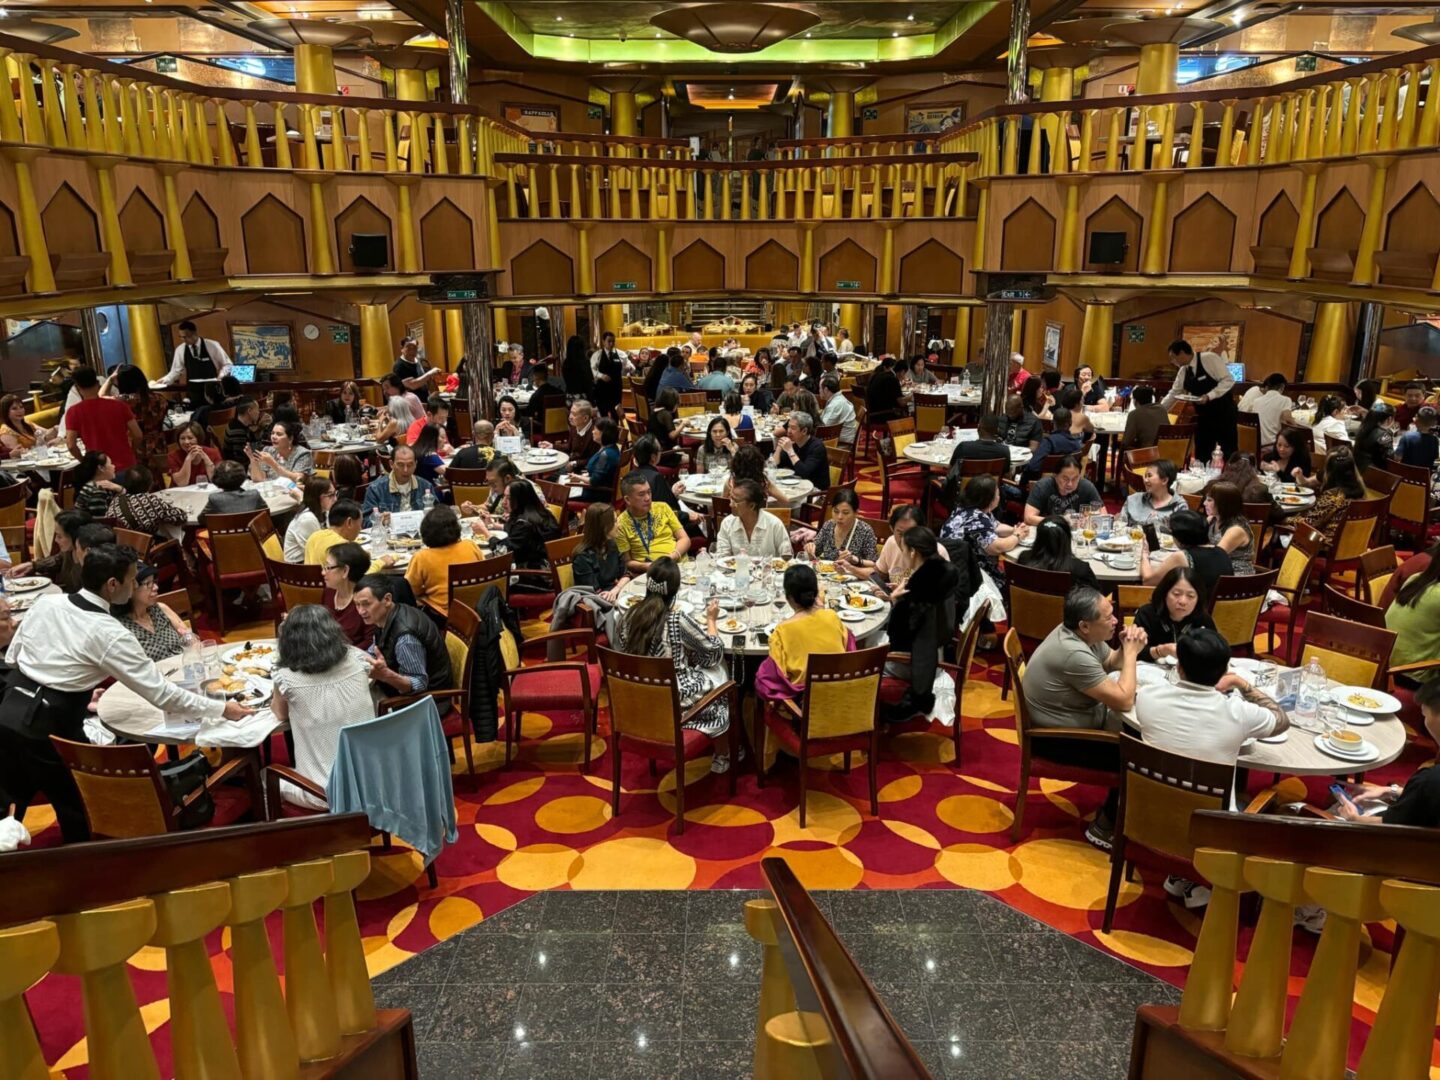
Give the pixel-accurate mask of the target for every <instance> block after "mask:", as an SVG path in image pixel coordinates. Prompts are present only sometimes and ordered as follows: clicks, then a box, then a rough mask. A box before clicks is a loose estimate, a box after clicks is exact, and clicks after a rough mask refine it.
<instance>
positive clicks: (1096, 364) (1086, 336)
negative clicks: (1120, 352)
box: [1079, 303, 1115, 378]
mask: <svg viewBox="0 0 1440 1080" xmlns="http://www.w3.org/2000/svg"><path fill="white" fill-rule="evenodd" d="M1114 346H1115V305H1114V304H1099V303H1087V304H1086V305H1085V324H1084V326H1083V327H1082V328H1081V330H1080V360H1079V363H1080V364H1081V365H1085V364H1089V365H1090V366H1091V367H1092V368H1094V369H1095V374H1096V375H1097V376H1099V377H1101V378H1104V377H1106V376H1108V375H1110V374H1111V373H1112V360H1113V354H1114Z"/></svg>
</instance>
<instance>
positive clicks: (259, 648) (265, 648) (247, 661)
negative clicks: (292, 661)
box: [220, 641, 279, 674]
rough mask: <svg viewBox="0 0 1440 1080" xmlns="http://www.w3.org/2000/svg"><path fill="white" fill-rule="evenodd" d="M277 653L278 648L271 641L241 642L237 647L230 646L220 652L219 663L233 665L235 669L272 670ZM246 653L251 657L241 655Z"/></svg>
mask: <svg viewBox="0 0 1440 1080" xmlns="http://www.w3.org/2000/svg"><path fill="white" fill-rule="evenodd" d="M278 651H279V648H278V647H277V645H276V644H275V642H273V641H259V642H250V641H242V642H241V643H240V644H238V645H231V646H230V647H229V648H227V649H222V650H220V662H221V663H222V664H234V665H235V666H237V667H262V668H267V669H270V670H273V669H274V667H275V655H276V653H277V652H278ZM247 652H248V653H252V654H253V655H250V656H242V655H241V654H242V653H247ZM247 674H248V672H247Z"/></svg>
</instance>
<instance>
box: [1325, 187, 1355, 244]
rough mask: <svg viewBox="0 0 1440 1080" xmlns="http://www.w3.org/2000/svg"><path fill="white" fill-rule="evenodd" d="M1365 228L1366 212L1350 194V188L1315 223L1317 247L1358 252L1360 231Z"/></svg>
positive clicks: (1342, 192) (1343, 191) (1337, 196)
mask: <svg viewBox="0 0 1440 1080" xmlns="http://www.w3.org/2000/svg"><path fill="white" fill-rule="evenodd" d="M1364 227H1365V211H1364V210H1362V209H1361V208H1360V204H1359V203H1358V202H1356V201H1355V196H1353V195H1351V194H1350V190H1349V188H1344V189H1342V190H1341V191H1340V192H1339V193H1338V194H1337V195H1336V196H1335V197H1334V198H1333V199H1331V200H1330V202H1329V204H1328V205H1326V207H1325V209H1323V210H1321V211H1320V216H1319V217H1318V218H1316V221H1315V246H1316V247H1317V248H1329V249H1331V250H1335V251H1357V250H1359V248H1360V230H1361V229H1363V228H1364Z"/></svg>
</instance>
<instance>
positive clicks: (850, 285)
mask: <svg viewBox="0 0 1440 1080" xmlns="http://www.w3.org/2000/svg"><path fill="white" fill-rule="evenodd" d="M835 288H837V289H846V290H857V289H859V288H860V283H859V282H858V281H837V282H835Z"/></svg>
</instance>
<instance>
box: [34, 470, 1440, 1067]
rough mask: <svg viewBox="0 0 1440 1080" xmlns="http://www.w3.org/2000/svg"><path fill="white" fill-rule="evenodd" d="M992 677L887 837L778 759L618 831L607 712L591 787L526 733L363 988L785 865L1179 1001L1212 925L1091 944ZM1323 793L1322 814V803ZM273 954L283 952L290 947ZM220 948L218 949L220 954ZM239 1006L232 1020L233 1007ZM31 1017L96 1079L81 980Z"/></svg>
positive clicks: (857, 780)
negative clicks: (1027, 927)
mask: <svg viewBox="0 0 1440 1080" xmlns="http://www.w3.org/2000/svg"><path fill="white" fill-rule="evenodd" d="M861 486H862V491H864V492H865V494H866V495H872V494H873V492H872V491H871V490H868V489H869V488H872V487H873V485H870V484H867V482H866V481H865V480H862V481H861ZM539 629H540V627H539V625H538V624H534V630H535V631H538V630H539ZM262 632H263V630H262V628H261V627H260V626H259V625H257V626H255V627H253V628H246V627H242V628H241V629H240V630H238V631H235V632H234V633H232V634H231V635H230V637H231V638H232V639H240V638H243V637H245V636H246V634H247V633H250V634H259V633H262ZM528 632H531V628H530V627H528V626H527V633H528ZM999 659H1000V658H999V656H998V654H992V655H989V656H984V655H982V656H981V657H979V658H978V659H977V662H976V663H975V665H974V666H973V668H972V670H971V672H970V677H969V680H968V681H967V682H966V684H965V685H964V687H963V688H962V692H961V696H960V706H961V713H962V716H961V720H960V722H961V723H962V725H963V737H962V750H961V755H962V757H961V761H960V762H958V763H957V762H955V761H954V760H953V757H954V755H953V750H952V744H951V743H950V741H949V739H948V737H941V736H939V735H937V734H909V735H903V736H899V737H897V738H894V739H893V740H890V741H889V742H888V743H887V744H885V747H884V749H883V751H882V755H881V760H880V762H879V782H880V804H881V805H880V811H881V814H880V817H879V818H878V819H877V818H872V817H870V816H869V814H868V795H867V788H866V779H865V769H864V768H863V761H862V764H861V767H859V768H854V769H852V771H851V772H850V773H849V774H846V773H845V772H843V771H842V768H841V763H840V761H839V759H838V758H836V759H835V760H833V761H828V762H815V763H813V764H812V771H811V780H810V784H811V791H810V796H809V804H808V826H807V828H805V829H801V828H800V826H799V822H798V816H797V805H796V804H797V798H798V787H797V772H796V765H795V763H794V762H793V761H792V760H790V759H788V758H782V759H780V762H779V764H778V765H777V766H776V767H775V769H774V770H773V772H772V773H771V776H770V779H769V780H768V782H767V785H766V787H765V789H764V790H760V789H758V788H757V785H756V782H755V779H754V775H753V772H752V771H751V770H750V769H749V763H748V762H746V763H745V765H744V767H743V768H744V771H743V772H742V773H741V776H740V787H739V794H738V795H737V796H736V797H735V798H733V799H732V798H730V797H729V795H728V786H727V781H726V778H724V777H721V776H715V775H711V774H710V773H709V772H708V768H709V759H708V758H706V759H701V760H699V761H696V762H692V763H691V764H690V766H689V767H688V770H687V781H688V782H687V787H686V802H687V807H688V809H687V811H686V814H685V819H686V828H685V832H684V834H683V835H676V834H675V832H674V822H673V815H674V790H675V775H674V773H673V772H671V773H667V774H662V775H660V776H658V777H652V776H651V775H650V774H649V772H648V770H647V768H646V766H645V764H644V763H643V762H642V761H640V760H639V759H635V758H630V759H627V762H626V767H625V771H624V775H623V779H622V789H623V794H622V797H621V803H620V806H621V813H620V815H619V816H618V817H617V816H612V814H611V810H610V785H609V780H608V777H609V775H610V759H609V756H608V753H607V749H606V740H605V739H604V737H603V733H604V732H606V731H608V717H606V716H605V714H604V712H603V711H602V717H601V731H602V737H601V738H600V739H599V740H597V742H596V746H595V750H594V756H595V761H594V763H593V764H592V766H591V769H590V771H589V773H588V774H586V773H582V772H581V771H580V769H579V768H578V762H579V759H580V754H581V735H580V727H579V722H578V717H576V716H567V715H564V714H556V715H539V714H527V715H526V716H525V717H524V721H523V724H522V730H523V733H524V741H523V743H522V746H521V749H520V754H519V759H518V761H517V762H515V763H513V764H512V765H511V767H510V768H509V769H503V768H501V763H502V758H503V746H501V745H490V746H484V747H477V748H476V750H477V760H476V770H477V776H476V777H475V778H474V779H473V780H472V779H471V778H469V777H467V776H466V775H465V773H464V761H463V756H461V759H460V761H459V763H458V764H457V766H456V770H455V771H456V777H455V785H456V802H457V806H458V810H459V822H460V839H459V842H458V843H457V844H455V845H454V846H452V847H450V848H448V849H447V850H446V851H445V853H444V854H442V855H441V856H440V858H439V860H438V863H437V869H438V873H439V882H440V885H439V888H438V889H436V890H433V891H432V890H430V889H428V888H427V887H426V886H425V880H424V877H423V875H422V874H421V868H420V865H419V860H418V857H417V856H415V855H414V854H413V853H411V852H408V851H404V850H397V852H396V853H395V854H394V855H391V856H386V857H384V858H381V859H378V860H377V861H376V863H375V867H374V871H373V873H372V875H371V878H370V880H369V881H368V882H367V883H366V884H365V885H364V886H363V888H362V889H361V891H360V896H361V900H362V902H361V904H360V918H361V928H362V932H363V934H364V935H365V945H366V949H367V952H368V955H369V963H370V970H371V972H372V974H378V973H379V972H382V971H385V970H387V969H389V968H390V967H393V966H394V965H395V964H397V963H399V962H401V961H402V960H405V959H407V958H408V957H410V956H412V955H414V954H416V953H418V952H421V951H422V950H424V949H425V948H427V947H429V946H431V945H433V944H435V943H437V942H439V941H443V940H445V939H446V938H448V937H450V936H452V935H454V934H456V933H458V932H459V931H461V930H463V929H465V928H467V927H469V926H472V925H474V924H476V923H478V922H480V921H481V920H483V919H485V918H487V917H490V916H493V915H494V914H496V913H497V912H499V911H502V910H503V909H505V908H506V907H508V906H510V905H511V904H514V903H515V902H517V901H518V900H520V899H522V898H524V897H525V896H528V895H530V894H531V893H534V892H536V891H539V890H545V889H566V888H568V889H638V888H643V889H662V888H664V889H730V888H746V889H754V888H761V887H763V884H762V881H761V876H760V868H759V863H760V860H761V859H762V858H763V857H765V856H770V855H779V856H783V857H784V858H786V859H787V860H788V861H789V862H790V864H791V865H792V866H793V867H794V869H795V871H796V873H797V874H798V875H799V877H800V879H801V880H802V881H803V882H804V883H805V884H806V885H807V886H809V887H812V888H822V889H867V888H872V889H873V888H884V889H896V888H903V889H917V888H949V887H957V886H962V887H966V888H971V889H978V890H983V891H985V892H988V893H991V894H992V895H994V896H996V897H998V898H999V899H1001V900H1003V901H1004V902H1006V903H1008V904H1010V905H1011V906H1013V907H1015V908H1018V909H1020V910H1022V911H1025V912H1027V913H1028V914H1030V915H1032V916H1034V917H1036V918H1038V919H1040V920H1043V921H1044V922H1046V923H1048V924H1049V925H1051V926H1054V927H1056V928H1057V929H1060V930H1062V931H1064V932H1066V933H1069V934H1071V935H1074V936H1075V937H1077V938H1080V939H1083V940H1085V941H1087V942H1089V943H1091V944H1095V945H1099V946H1101V947H1102V948H1105V949H1107V950H1109V951H1111V952H1113V953H1114V954H1116V955H1118V956H1120V957H1122V958H1123V959H1125V960H1127V961H1129V962H1131V963H1134V964H1137V965H1139V966H1141V967H1143V968H1144V969H1145V970H1147V971H1150V972H1151V973H1153V974H1155V975H1157V976H1159V977H1160V978H1163V979H1166V980H1168V981H1170V982H1172V983H1174V984H1175V985H1183V983H1184V979H1185V974H1186V971H1187V968H1188V964H1189V962H1190V959H1191V955H1192V953H1191V950H1192V948H1193V946H1194V942H1195V934H1196V932H1197V930H1198V927H1199V918H1198V915H1196V914H1192V913H1189V912H1187V911H1186V910H1185V909H1184V908H1183V907H1181V906H1180V905H1178V904H1176V903H1174V902H1171V901H1169V899H1168V898H1167V897H1166V896H1165V894H1164V893H1163V891H1162V889H1161V888H1160V879H1159V877H1158V876H1156V875H1154V874H1147V873H1142V874H1141V880H1140V881H1139V882H1137V883H1135V884H1127V885H1125V886H1124V887H1123V889H1122V892H1121V896H1120V907H1119V911H1118V914H1117V917H1116V929H1115V931H1114V932H1113V933H1112V934H1109V935H1103V934H1100V933H1098V927H1099V925H1100V920H1101V912H1102V909H1103V906H1104V896H1105V887H1106V881H1107V876H1108V862H1107V859H1106V857H1105V856H1104V855H1102V853H1101V852H1099V851H1097V850H1096V849H1094V848H1092V847H1090V846H1089V845H1088V844H1086V843H1085V842H1084V841H1083V840H1082V839H1081V834H1082V832H1083V828H1084V825H1083V822H1084V820H1085V819H1086V818H1087V817H1088V816H1089V815H1091V814H1093V812H1094V810H1095V808H1096V807H1097V806H1098V805H1099V802H1100V801H1101V798H1102V794H1103V793H1102V792H1101V791H1100V790H1099V789H1094V788H1086V787H1078V786H1075V785H1071V784H1067V783H1060V782H1052V781H1040V782H1037V787H1036V788H1035V789H1033V790H1032V794H1031V797H1030V801H1029V806H1028V809H1027V820H1026V829H1025V835H1024V836H1023V837H1022V839H1021V842H1020V843H1018V844H1013V845H1012V844H1011V843H1010V841H1009V834H1008V830H1009V828H1010V824H1011V821H1012V809H1011V808H1012V806H1013V803H1014V789H1015V783H1016V779H1017V775H1018V758H1017V753H1016V750H1015V743H1016V736H1015V731H1014V716H1013V710H1012V708H1011V705H1010V703H1009V702H1008V701H1003V700H1001V698H1000V690H999V683H1000V674H1001V665H1000V663H999ZM457 749H458V744H457ZM1424 756H1425V753H1424V752H1423V751H1422V750H1421V749H1418V748H1412V750H1411V751H1410V752H1408V753H1407V755H1406V756H1405V757H1404V758H1402V759H1401V761H1399V762H1397V763H1396V764H1395V765H1392V766H1390V767H1389V768H1387V769H1384V770H1379V771H1378V775H1377V777H1376V778H1377V779H1384V780H1391V779H1403V778H1404V777H1407V776H1408V775H1409V774H1410V772H1411V770H1412V769H1413V768H1414V766H1415V765H1416V764H1417V763H1418V762H1419V761H1420V760H1422V759H1423V757H1424ZM1312 794H1313V795H1314V796H1315V797H1318V794H1319V787H1318V785H1317V786H1316V788H1315V790H1314V791H1313V792H1312ZM47 813H48V807H39V808H36V810H34V811H33V812H32V819H31V822H30V824H31V825H32V827H33V826H38V825H40V824H42V823H43V822H44V821H45V817H46V814H47ZM55 832H56V831H55V830H54V829H50V830H48V831H47V832H45V834H43V835H40V836H37V842H40V843H47V842H55V841H56V840H57V839H58V838H57V837H56V836H55ZM275 936H276V940H277V942H278V937H279V935H278V929H277V930H276V931H275ZM1376 938H1377V940H1376V942H1375V944H1374V945H1373V946H1372V944H1371V943H1370V942H1369V941H1368V939H1367V941H1366V945H1365V951H1364V963H1363V970H1362V974H1361V981H1360V985H1359V987H1358V989H1357V993H1356V1004H1355V1010H1354V1018H1355V1022H1356V1024H1357V1025H1365V1024H1368V1022H1369V1021H1370V1019H1371V1018H1372V1016H1373V1009H1374V1008H1375V1006H1376V1004H1377V1002H1378V1000H1379V996H1380V993H1381V991H1382V989H1383V985H1384V980H1385V977H1386V973H1387V971H1388V968H1389V960H1390V958H1389V954H1388V953H1387V952H1386V951H1384V948H1388V947H1389V937H1388V934H1383V933H1382V932H1379V931H1377V934H1376ZM1296 940H1297V950H1296V961H1295V970H1294V973H1295V975H1297V976H1298V975H1300V974H1302V973H1303V971H1304V970H1305V968H1306V967H1307V966H1308V960H1309V951H1310V949H1311V948H1312V947H1313V945H1312V942H1313V939H1310V938H1309V937H1308V936H1307V935H1305V934H1303V933H1297V935H1296ZM223 944H224V942H223V941H222V939H221V938H220V936H219V935H216V936H215V938H214V940H213V942H212V951H214V952H217V953H218V952H219V951H220V950H221V949H222V947H223ZM1382 945H1383V946H1384V948H1382V947H1381V946H1382ZM1242 946H1243V939H1242ZM277 951H278V945H277ZM216 970H217V975H218V979H219V983H220V988H221V991H222V993H223V992H227V991H228V989H229V986H230V971H229V966H228V960H227V959H226V957H224V956H223V955H222V956H218V957H217V959H216ZM131 975H132V978H133V981H134V984H135V987H136V992H137V996H138V998H139V1001H140V1003H141V1006H142V1012H143V1015H144V1019H145V1023H146V1026H147V1029H149V1030H150V1031H152V1032H153V1034H154V1037H155V1040H156V1043H157V1047H158V1051H159V1053H160V1054H161V1055H162V1057H163V1058H164V1059H166V1060H163V1061H162V1069H164V1068H165V1067H166V1065H168V1056H169V1055H168V1040H167V1038H166V1031H167V1028H166V1021H167V1020H168V1016H169V1006H168V1002H166V1001H165V1000H164V994H165V974H164V956H163V953H162V952H161V951H160V950H157V949H147V950H145V951H143V952H142V953H141V954H139V955H138V956H137V957H135V958H134V960H133V961H132V962H131ZM226 998H227V1004H228V1000H229V999H228V993H227V994H226ZM29 999H30V1003H31V1007H32V1011H33V1013H34V1015H35V1019H36V1023H37V1026H38V1028H39V1030H40V1033H41V1037H42V1043H43V1045H44V1046H45V1048H46V1053H47V1060H49V1061H51V1062H52V1063H54V1064H55V1065H56V1066H57V1067H58V1068H59V1069H61V1070H65V1075H67V1076H70V1077H83V1076H85V1075H86V1069H85V1067H84V1063H85V1060H86V1056H87V1055H86V1048H85V1044H84V1041H83V1029H82V1025H81V1016H80V1010H79V1009H78V1008H77V1007H76V1006H77V1004H78V1001H79V988H78V983H77V981H76V980H74V979H70V978H65V977H58V976H52V977H50V978H47V979H46V980H44V981H43V982H42V983H41V984H40V985H38V986H37V987H36V988H35V989H33V990H32V991H30V993H29ZM1437 1060H1440V1059H1437ZM1434 1075H1440V1070H1437V1071H1436V1073H1435V1074H1434Z"/></svg>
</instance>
